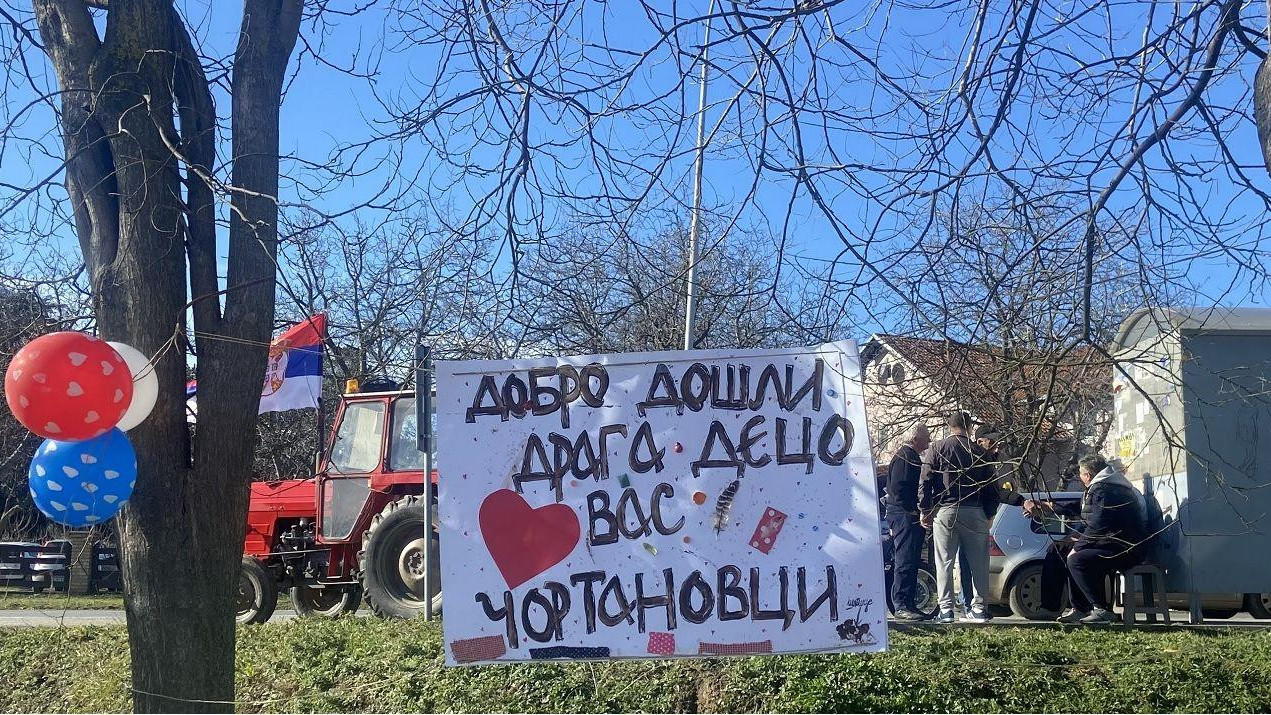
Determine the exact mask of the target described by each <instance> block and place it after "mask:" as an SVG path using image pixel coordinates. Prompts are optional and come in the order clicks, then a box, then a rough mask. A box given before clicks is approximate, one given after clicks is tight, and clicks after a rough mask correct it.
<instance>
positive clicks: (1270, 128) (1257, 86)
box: [1253, 19, 1271, 172]
mask: <svg viewBox="0 0 1271 715" xmlns="http://www.w3.org/2000/svg"><path fill="white" fill-rule="evenodd" d="M1268 22H1271V19H1269V20H1268ZM1253 117H1254V120H1255V121H1256V122H1257V125H1258V143H1259V144H1261V145H1262V163H1263V165H1264V166H1265V167H1266V169H1267V171H1268V172H1271V55H1268V56H1267V57H1265V58H1263V60H1262V64H1260V65H1258V72H1257V74H1255V75H1254V76H1253Z"/></svg>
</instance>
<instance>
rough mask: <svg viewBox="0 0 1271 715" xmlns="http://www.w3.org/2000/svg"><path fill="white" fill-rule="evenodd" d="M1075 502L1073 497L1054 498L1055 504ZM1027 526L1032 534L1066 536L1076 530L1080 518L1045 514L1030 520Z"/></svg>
mask: <svg viewBox="0 0 1271 715" xmlns="http://www.w3.org/2000/svg"><path fill="white" fill-rule="evenodd" d="M1074 503H1076V500H1074V499H1056V500H1055V504H1056V506H1067V505H1070V504H1074ZM1030 522H1031V523H1030V524H1029V528H1030V529H1032V530H1033V533H1034V534H1050V535H1052V536H1067V535H1069V534H1072V533H1074V532H1076V531H1077V527H1078V526H1080V524H1081V520H1080V519H1070V518H1068V517H1063V516H1056V515H1054V514H1047V515H1046V516H1044V517H1042V519H1041V520H1040V521H1038V520H1036V519H1032V520H1030Z"/></svg>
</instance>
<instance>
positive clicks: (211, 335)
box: [194, 330, 273, 347]
mask: <svg viewBox="0 0 1271 715" xmlns="http://www.w3.org/2000/svg"><path fill="white" fill-rule="evenodd" d="M194 334H195V335H196V336H197V337H200V338H207V339H208V340H221V341H224V342H227V343H238V344H240V345H256V346H261V347H272V346H273V343H272V342H261V341H260V340H251V339H248V338H239V337H236V336H233V335H221V334H219V333H205V332H203V331H201V330H195V331H194Z"/></svg>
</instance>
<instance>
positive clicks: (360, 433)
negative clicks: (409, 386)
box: [331, 402, 384, 473]
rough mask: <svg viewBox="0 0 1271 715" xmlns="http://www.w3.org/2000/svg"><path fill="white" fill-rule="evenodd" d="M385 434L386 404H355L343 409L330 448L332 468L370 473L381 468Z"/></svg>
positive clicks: (345, 471)
mask: <svg viewBox="0 0 1271 715" xmlns="http://www.w3.org/2000/svg"><path fill="white" fill-rule="evenodd" d="M383 434H384V403H383V402H355V403H352V404H350V405H349V406H348V407H346V408H345V410H344V418H343V419H342V420H341V421H340V429H339V430H338V431H337V432H336V434H335V444H334V445H333V446H332V447H331V465H332V466H333V467H334V468H335V471H337V472H344V473H348V472H369V471H371V470H373V469H375V467H377V466H378V465H379V461H380V439H381V437H382V436H383Z"/></svg>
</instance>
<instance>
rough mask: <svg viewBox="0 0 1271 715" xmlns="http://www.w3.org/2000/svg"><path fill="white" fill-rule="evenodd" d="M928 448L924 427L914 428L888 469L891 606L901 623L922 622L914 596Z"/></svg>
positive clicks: (922, 533) (922, 538)
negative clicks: (920, 494)
mask: <svg viewBox="0 0 1271 715" xmlns="http://www.w3.org/2000/svg"><path fill="white" fill-rule="evenodd" d="M930 444H931V433H930V431H928V430H927V426H926V425H924V424H922V423H918V424H915V425H914V426H913V428H912V429H911V430H910V431H909V439H908V440H907V441H906V442H905V443H904V444H903V445H901V446H900V449H898V450H896V454H895V455H893V456H892V458H891V465H890V466H889V467H888V469H887V510H886V519H887V530H888V531H890V532H891V538H892V582H891V602H892V606H893V608H895V611H896V618H897V619H898V620H902V621H921V620H923V619H924V616H923V615H922V614H921V613H919V612H918V609H917V607H916V604H915V603H914V592H915V591H916V590H917V583H918V562H919V561H920V560H921V559H922V542H923V541H925V540H926V530H925V529H923V528H922V524H921V523H919V514H918V481H919V474H920V472H921V470H922V457H921V454H922V452H923V450H925V449H926V448H927V447H928V445H930Z"/></svg>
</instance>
